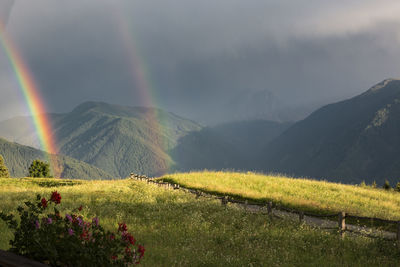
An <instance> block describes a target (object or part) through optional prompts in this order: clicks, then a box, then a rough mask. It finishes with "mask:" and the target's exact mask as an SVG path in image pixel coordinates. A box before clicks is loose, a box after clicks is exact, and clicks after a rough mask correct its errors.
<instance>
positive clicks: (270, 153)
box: [258, 79, 400, 185]
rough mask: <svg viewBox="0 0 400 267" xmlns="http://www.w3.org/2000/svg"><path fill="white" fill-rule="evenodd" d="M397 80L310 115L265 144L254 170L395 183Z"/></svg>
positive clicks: (398, 170) (399, 158)
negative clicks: (256, 168)
mask: <svg viewBox="0 0 400 267" xmlns="http://www.w3.org/2000/svg"><path fill="white" fill-rule="evenodd" d="M399 136H400V80H393V79H389V80H385V81H383V82H381V83H380V84H377V85H376V86H374V87H372V88H371V89H370V90H368V91H367V92H365V93H364V94H361V95H359V96H356V97H354V98H351V99H349V100H345V101H342V102H338V103H335V104H330V105H327V106H325V107H322V108H321V109H319V110H317V111H315V112H314V113H313V114H311V115H310V116H309V117H307V118H306V119H305V120H303V121H300V122H298V123H296V124H294V125H293V126H292V127H291V128H289V129H288V130H287V131H286V132H284V133H283V134H282V135H281V136H279V137H278V138H276V139H274V140H273V141H272V142H271V143H269V144H268V145H267V146H266V147H265V149H264V152H263V153H261V154H260V155H259V156H258V158H259V159H258V168H259V169H260V170H264V171H276V172H283V173H287V174H289V175H294V176H307V177H316V178H325V179H328V180H331V181H341V182H346V183H360V182H361V181H363V180H365V181H366V182H368V183H371V182H372V181H374V180H376V181H377V182H378V184H383V182H384V181H385V179H388V180H389V181H390V182H391V184H392V185H393V184H394V183H395V182H397V180H398V178H399V177H400V154H399V153H398V152H399V151H400V139H399V138H398V137H399Z"/></svg>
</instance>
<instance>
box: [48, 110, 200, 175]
mask: <svg viewBox="0 0 400 267" xmlns="http://www.w3.org/2000/svg"><path fill="white" fill-rule="evenodd" d="M54 128H55V129H56V131H55V135H56V139H57V142H58V146H59V148H60V152H61V153H63V154H65V155H68V156H71V157H73V158H76V159H79V160H82V161H85V162H87V163H89V164H92V165H94V166H97V167H98V168H101V169H103V170H105V171H107V172H109V173H111V174H112V175H114V176H116V177H127V176H128V175H129V173H130V172H132V171H133V172H135V173H143V174H147V175H150V176H153V175H158V174H161V173H165V172H166V171H167V170H168V169H169V168H170V167H171V166H172V165H173V164H174V162H173V159H172V158H171V157H170V155H169V154H168V150H169V149H171V148H173V147H174V146H175V145H176V143H177V140H178V139H179V138H180V137H182V136H184V135H185V134H187V133H188V132H190V131H194V130H199V129H200V126H199V125H197V124H196V123H194V122H192V121H189V120H186V119H183V118H181V117H178V116H176V115H174V114H172V113H168V112H165V111H162V110H158V109H152V108H144V107H122V106H117V105H110V104H106V103H98V102H87V103H84V104H82V105H80V106H78V107H77V108H75V109H74V110H73V111H72V112H71V113H68V114H66V115H65V116H64V117H63V118H62V119H61V120H59V121H57V122H56V123H55V124H54Z"/></svg>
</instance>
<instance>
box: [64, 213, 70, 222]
mask: <svg viewBox="0 0 400 267" xmlns="http://www.w3.org/2000/svg"><path fill="white" fill-rule="evenodd" d="M65 218H67V220H68V221H69V222H72V217H71V215H69V214H65Z"/></svg>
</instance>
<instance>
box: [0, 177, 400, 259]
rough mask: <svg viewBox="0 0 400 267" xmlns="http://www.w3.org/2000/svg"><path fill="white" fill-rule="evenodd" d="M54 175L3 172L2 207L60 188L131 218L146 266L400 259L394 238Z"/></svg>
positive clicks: (110, 216) (75, 199)
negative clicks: (350, 234) (346, 234)
mask: <svg viewBox="0 0 400 267" xmlns="http://www.w3.org/2000/svg"><path fill="white" fill-rule="evenodd" d="M208 175H209V174H208ZM57 182H58V180H56V179H41V180H40V182H38V180H35V179H8V178H4V179H3V178H2V179H0V210H1V211H5V212H13V211H15V209H16V207H17V206H18V205H19V204H21V203H22V202H23V201H26V200H30V199H33V198H34V197H35V195H36V194H37V193H40V194H42V195H48V194H50V193H51V192H52V191H54V190H58V191H59V192H60V193H61V195H62V204H61V212H62V213H63V214H64V213H67V212H68V213H69V212H71V211H72V209H74V208H76V207H78V206H79V205H81V204H82V205H83V207H84V209H83V211H82V212H83V213H84V216H87V217H93V216H95V215H96V216H99V218H100V223H101V224H102V225H104V226H105V228H106V229H108V230H114V229H115V228H116V227H117V223H118V222H122V221H124V222H126V223H127V225H128V228H129V229H130V231H131V232H132V233H133V234H134V235H135V237H136V239H137V240H138V241H139V242H140V243H143V244H144V245H145V247H146V255H145V259H144V261H143V265H144V266H227V265H228V266H398V263H399V260H400V254H399V251H398V249H397V247H396V246H395V245H394V243H393V242H387V241H382V240H379V239H378V240H375V239H368V238H364V237H354V238H345V239H344V240H341V239H340V238H339V236H338V235H336V234H332V233H328V232H324V231H322V230H319V229H313V228H311V227H309V226H306V225H299V224H297V223H293V222H290V221H285V220H279V219H270V218H268V216H267V215H265V214H260V213H257V214H255V213H248V212H246V211H244V210H242V209H240V208H238V207H236V206H230V205H228V207H227V208H225V207H223V206H221V204H220V203H219V202H218V201H214V200H207V199H201V198H200V199H196V198H195V197H194V196H192V195H191V194H186V193H184V192H181V191H179V190H166V189H163V188H159V187H157V186H155V185H148V184H146V183H144V182H138V181H132V180H120V181H77V182H71V183H67V185H66V184H65V183H64V184H63V185H62V186H59V185H57ZM51 186H53V187H51ZM11 236H12V233H11V232H9V230H8V229H7V228H6V226H5V225H4V223H3V222H0V237H1V238H0V248H1V249H7V248H8V240H9V239H10V238H11Z"/></svg>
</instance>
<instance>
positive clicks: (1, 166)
mask: <svg viewBox="0 0 400 267" xmlns="http://www.w3.org/2000/svg"><path fill="white" fill-rule="evenodd" d="M0 177H3V178H4V177H10V173H9V172H8V168H7V166H6V164H5V163H4V159H3V156H2V155H0Z"/></svg>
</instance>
